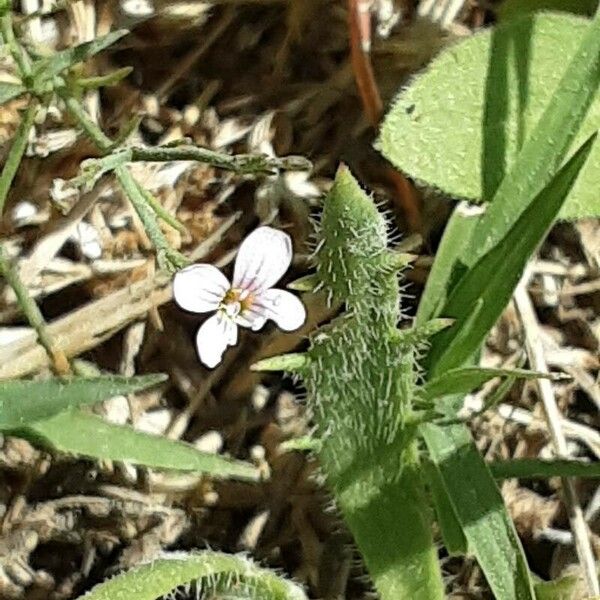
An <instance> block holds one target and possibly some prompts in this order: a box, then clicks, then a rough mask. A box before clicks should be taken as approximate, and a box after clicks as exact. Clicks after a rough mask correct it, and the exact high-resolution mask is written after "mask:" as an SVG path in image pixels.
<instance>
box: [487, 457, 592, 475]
mask: <svg viewBox="0 0 600 600" xmlns="http://www.w3.org/2000/svg"><path fill="white" fill-rule="evenodd" d="M488 466H489V468H490V471H491V472H492V475H493V476H494V477H496V478H497V479H509V478H512V477H516V478H518V479H548V478H549V477H584V478H588V479H598V478H599V477H600V462H585V461H582V460H572V459H563V460H558V459H557V460H541V459H539V458H520V459H515V460H498V461H494V462H491V463H489V464H488Z"/></svg>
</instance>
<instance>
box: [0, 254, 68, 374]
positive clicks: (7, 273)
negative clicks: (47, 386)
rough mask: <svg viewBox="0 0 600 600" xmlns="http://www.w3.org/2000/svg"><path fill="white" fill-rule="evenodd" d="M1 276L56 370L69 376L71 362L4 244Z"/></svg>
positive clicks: (0, 268) (0, 266) (1, 256)
mask: <svg viewBox="0 0 600 600" xmlns="http://www.w3.org/2000/svg"><path fill="white" fill-rule="evenodd" d="M0 274H2V276H3V277H4V278H5V279H6V282H7V283H8V285H9V286H10V287H11V288H12V289H13V291H14V293H15V295H16V297H17V302H18V303H19V306H20V307H21V310H22V311H23V314H24V315H25V316H26V317H27V320H28V321H29V324H30V325H31V326H32V327H33V329H34V330H35V332H36V333H37V336H38V339H39V341H40V344H41V345H42V346H43V347H44V348H45V350H46V352H47V353H48V356H49V357H50V360H51V361H52V364H53V366H54V370H55V371H56V372H57V374H59V375H67V374H68V373H69V372H70V367H69V361H68V360H67V357H66V356H65V354H64V352H63V351H62V350H60V348H58V347H57V346H56V344H55V343H54V340H53V339H52V337H51V336H50V335H49V333H48V330H47V326H46V321H45V320H44V316H43V315H42V313H41V311H40V309H39V307H38V305H37V304H36V303H35V300H33V298H32V297H31V296H30V295H29V290H28V289H27V287H26V286H25V284H24V283H23V282H22V281H21V278H20V277H19V274H18V272H17V270H16V269H15V268H14V267H13V266H12V264H11V262H10V260H9V259H8V257H7V256H6V253H5V250H4V246H3V245H2V244H0Z"/></svg>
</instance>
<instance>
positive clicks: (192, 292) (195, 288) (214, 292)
mask: <svg viewBox="0 0 600 600" xmlns="http://www.w3.org/2000/svg"><path fill="white" fill-rule="evenodd" d="M228 289H229V281H227V277H225V275H223V273H221V271H219V269H217V267H213V265H206V264H200V265H192V266H191V267H186V268H185V269H183V270H182V271H179V273H177V275H175V279H174V280H173V296H174V298H175V302H177V304H179V306H181V308H184V309H185V310H189V311H191V312H196V313H203V312H209V311H211V310H217V308H218V307H219V303H220V302H221V300H222V299H223V296H224V295H225V292H227V290H228Z"/></svg>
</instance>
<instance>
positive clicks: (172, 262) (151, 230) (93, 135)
mask: <svg viewBox="0 0 600 600" xmlns="http://www.w3.org/2000/svg"><path fill="white" fill-rule="evenodd" d="M59 94H60V96H61V98H62V99H63V101H64V103H65V105H66V107H67V110H68V111H69V112H70V113H71V115H72V116H73V117H74V118H75V119H76V120H77V121H78V123H79V125H80V126H81V127H82V129H83V130H84V131H85V133H86V134H87V135H88V137H89V138H90V139H91V140H92V141H93V142H94V143H95V144H96V146H97V147H98V149H99V150H100V151H101V152H102V153H108V152H110V151H111V150H112V148H113V142H112V140H111V139H110V138H109V137H108V136H106V135H105V134H104V132H103V131H102V130H101V129H100V128H99V127H98V125H96V123H94V122H93V121H92V120H91V119H90V117H89V115H88V114H87V113H86V111H85V110H84V108H83V107H82V106H81V104H80V103H79V102H78V101H77V100H76V99H75V98H73V97H72V96H69V95H68V93H67V90H65V89H64V88H62V89H61V90H59ZM115 175H116V176H117V179H118V180H119V183H120V184H121V187H122V188H123V191H124V192H125V194H126V195H127V197H128V198H129V200H130V201H131V204H133V207H134V208H135V211H136V212H137V214H138V215H139V217H140V220H141V221H142V223H143V224H144V228H145V229H146V232H147V233H148V237H149V238H150V239H151V240H152V243H153V244H154V247H155V249H156V252H157V259H158V262H159V265H160V266H161V267H164V268H166V269H167V270H169V271H173V270H177V269H179V268H181V267H183V266H185V265H186V264H188V260H187V259H186V258H185V256H183V254H180V253H179V252H177V251H176V250H174V249H173V248H172V247H171V246H170V245H169V243H168V242H167V240H166V238H165V236H164V234H163V232H162V231H161V229H160V226H159V224H158V221H157V219H156V217H157V214H156V213H155V211H154V210H153V209H154V207H153V206H152V205H151V204H150V203H149V202H148V198H147V196H146V194H145V193H144V192H143V191H142V188H141V186H140V184H139V183H138V182H137V181H136V180H135V179H134V177H133V175H132V174H131V173H130V172H129V170H128V169H127V167H126V166H125V165H118V166H117V167H115Z"/></svg>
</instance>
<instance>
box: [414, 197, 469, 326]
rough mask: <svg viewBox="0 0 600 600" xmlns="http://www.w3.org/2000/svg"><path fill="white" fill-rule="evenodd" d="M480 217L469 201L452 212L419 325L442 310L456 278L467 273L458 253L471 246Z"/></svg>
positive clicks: (418, 313) (437, 254)
mask: <svg viewBox="0 0 600 600" xmlns="http://www.w3.org/2000/svg"><path fill="white" fill-rule="evenodd" d="M479 217H480V212H479V211H477V212H473V211H472V210H469V207H468V206H467V205H465V204H460V205H458V206H457V207H456V208H455V209H454V211H453V212H452V215H451V216H450V219H449V221H448V223H447V224H446V229H445V230H444V235H443V237H442V241H441V242H440V245H439V247H438V250H437V253H436V255H435V261H434V263H433V266H432V268H431V272H430V273H429V277H428V278H427V283H426V284H425V291H424V292H423V295H422V296H421V301H420V302H419V308H418V310H417V319H416V324H417V325H423V324H424V323H426V322H427V321H429V320H430V319H433V318H434V317H437V316H438V315H439V314H440V311H441V309H442V308H443V306H444V304H445V303H446V298H447V294H448V290H450V289H451V287H452V282H453V281H455V280H457V279H459V278H460V277H461V276H462V275H463V274H464V271H465V270H466V267H465V266H464V265H462V264H461V263H460V262H459V261H458V257H460V256H461V254H462V253H463V251H464V249H465V248H466V247H468V244H469V240H470V239H471V236H472V234H473V229H474V228H475V227H476V226H477V224H478V223H479Z"/></svg>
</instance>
